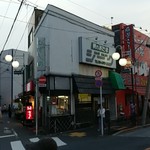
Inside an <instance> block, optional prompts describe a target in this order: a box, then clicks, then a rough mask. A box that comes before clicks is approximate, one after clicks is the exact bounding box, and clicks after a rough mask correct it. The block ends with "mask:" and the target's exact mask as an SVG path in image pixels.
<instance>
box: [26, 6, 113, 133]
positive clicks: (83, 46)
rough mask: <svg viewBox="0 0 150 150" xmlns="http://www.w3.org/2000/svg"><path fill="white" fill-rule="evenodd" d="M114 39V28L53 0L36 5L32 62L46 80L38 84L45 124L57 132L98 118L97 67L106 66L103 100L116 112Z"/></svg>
mask: <svg viewBox="0 0 150 150" xmlns="http://www.w3.org/2000/svg"><path fill="white" fill-rule="evenodd" d="M113 44H114V33H113V32H112V31H110V30H108V29H105V28H103V27H101V26H99V25H96V24H94V23H92V22H89V21H87V20H85V19H83V18H80V17H78V16H76V15H73V14H71V13H68V12H66V11H64V10H62V9H59V8H57V7H54V6H52V5H48V6H47V8H46V9H45V10H44V11H41V10H37V9H35V11H34V13H33V14H32V17H31V20H30V24H29V35H28V47H29V49H28V51H29V68H30V72H32V73H31V76H33V75H34V78H36V79H38V78H39V77H40V76H43V75H45V76H46V80H47V84H46V87H40V92H41V96H40V105H39V107H40V108H42V109H41V110H42V113H41V117H42V120H41V123H42V125H45V126H48V129H49V130H51V131H54V132H58V131H63V130H67V129H70V128H71V126H72V125H79V124H80V125H85V124H90V123H93V122H94V121H95V119H96V118H95V114H96V110H97V105H98V104H99V102H100V91H99V88H97V87H96V86H95V72H96V70H100V71H101V72H102V75H101V78H102V79H103V88H102V93H101V94H102V95H103V96H102V97H103V98H102V101H103V103H104V105H105V107H106V108H108V109H110V108H111V116H112V118H115V116H116V112H115V111H116V106H115V99H114V89H113V88H112V85H111V83H110V79H109V70H113V69H114V68H115V67H116V64H115V61H113V59H112V57H111V55H112V53H114V52H115V48H114V47H113ZM33 66H34V74H33V71H32V69H33ZM98 80H99V78H98ZM47 118H49V119H47Z"/></svg>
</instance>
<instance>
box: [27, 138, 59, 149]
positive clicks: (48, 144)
mask: <svg viewBox="0 0 150 150" xmlns="http://www.w3.org/2000/svg"><path fill="white" fill-rule="evenodd" d="M25 149H26V150H57V149H58V146H57V143H56V142H55V140H54V139H52V138H50V137H48V138H42V139H40V140H39V141H38V142H35V143H31V144H27V145H25Z"/></svg>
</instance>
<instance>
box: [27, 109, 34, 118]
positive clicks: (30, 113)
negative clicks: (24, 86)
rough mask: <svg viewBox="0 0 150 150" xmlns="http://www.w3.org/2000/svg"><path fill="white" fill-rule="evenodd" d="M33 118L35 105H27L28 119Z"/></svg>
mask: <svg viewBox="0 0 150 150" xmlns="http://www.w3.org/2000/svg"><path fill="white" fill-rule="evenodd" d="M32 119H33V107H32V106H26V120H32Z"/></svg>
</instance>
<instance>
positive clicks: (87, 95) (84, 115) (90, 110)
mask: <svg viewBox="0 0 150 150" xmlns="http://www.w3.org/2000/svg"><path fill="white" fill-rule="evenodd" d="M73 91H74V96H75V118H76V125H77V127H85V126H89V125H93V124H95V123H97V109H98V104H100V94H102V103H103V106H104V107H105V108H106V109H108V110H110V112H111V119H115V116H116V114H115V95H114V94H115V90H114V88H113V87H112V84H111V82H110V79H109V78H103V79H102V93H100V88H99V87H96V85H95V78H94V77H92V76H83V75H74V76H73Z"/></svg>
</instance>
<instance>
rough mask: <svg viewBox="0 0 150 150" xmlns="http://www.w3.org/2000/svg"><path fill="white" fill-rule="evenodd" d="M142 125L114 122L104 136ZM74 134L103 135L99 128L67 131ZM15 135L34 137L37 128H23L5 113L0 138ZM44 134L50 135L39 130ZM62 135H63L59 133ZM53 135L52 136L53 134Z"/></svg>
mask: <svg viewBox="0 0 150 150" xmlns="http://www.w3.org/2000/svg"><path fill="white" fill-rule="evenodd" d="M140 127H141V126H140V125H136V126H132V125H131V124H130V122H128V121H119V122H118V121H117V122H116V121H113V122H111V123H110V128H109V129H108V128H105V129H104V136H105V135H106V136H108V135H116V134H119V133H121V132H125V131H128V130H133V129H136V128H140ZM74 132H78V133H81V132H84V133H86V135H87V136H96V135H101V132H99V131H98V130H97V126H96V125H95V126H90V127H86V128H81V129H77V130H71V131H67V132H66V133H74ZM12 133H13V134H15V135H17V136H19V135H24V136H33V135H35V134H36V132H35V127H30V126H29V127H28V126H23V125H22V123H21V121H20V120H18V119H16V118H15V116H14V115H12V117H11V118H9V116H8V114H7V113H4V114H3V116H2V118H1V119H0V136H3V135H9V134H12ZM18 134H19V135H18ZM44 134H50V133H48V132H43V130H41V129H39V130H38V135H39V136H40V135H41V136H42V135H44ZM58 134H62V132H61V133H57V135H58ZM51 135H52V134H51Z"/></svg>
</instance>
